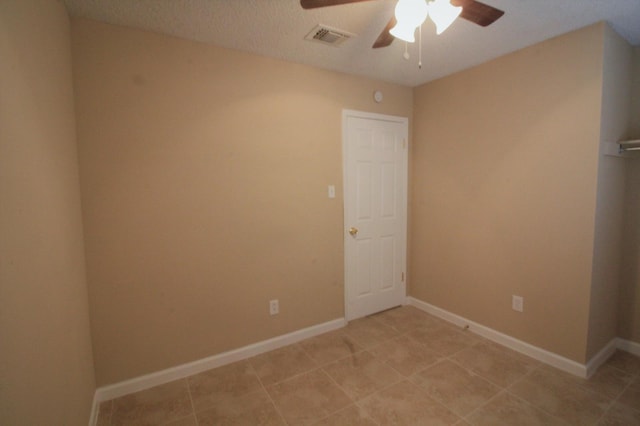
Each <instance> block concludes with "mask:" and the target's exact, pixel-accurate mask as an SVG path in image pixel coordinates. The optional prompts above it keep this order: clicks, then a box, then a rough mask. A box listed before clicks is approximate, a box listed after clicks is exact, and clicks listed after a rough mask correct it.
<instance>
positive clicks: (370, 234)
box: [343, 111, 408, 320]
mask: <svg viewBox="0 0 640 426" xmlns="http://www.w3.org/2000/svg"><path fill="white" fill-rule="evenodd" d="M343 151H344V210H345V212H344V216H345V223H344V225H345V230H344V235H345V303H346V317H347V320H352V319H355V318H360V317H363V316H365V315H369V314H372V313H375V312H379V311H382V310H385V309H389V308H392V307H394V306H398V305H402V304H404V301H405V297H406V286H405V275H406V251H407V250H406V248H407V161H408V120H407V119H406V118H402V117H392V116H384V115H378V114H369V113H362V112H358V111H344V113H343Z"/></svg>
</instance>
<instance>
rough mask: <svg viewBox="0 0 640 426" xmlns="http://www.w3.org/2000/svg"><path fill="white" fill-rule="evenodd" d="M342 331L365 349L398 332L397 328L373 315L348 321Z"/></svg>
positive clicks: (390, 337) (395, 335) (396, 334)
mask: <svg viewBox="0 0 640 426" xmlns="http://www.w3.org/2000/svg"><path fill="white" fill-rule="evenodd" d="M344 332H345V333H346V334H348V335H349V336H350V337H351V338H353V340H355V342H356V343H358V344H359V345H360V346H362V347H363V348H365V349H368V348H371V347H373V346H376V345H379V344H380V343H382V342H384V341H386V340H389V339H392V338H394V337H397V336H398V335H399V334H400V333H399V332H398V331H397V330H395V329H393V328H391V327H389V326H388V325H385V324H383V323H382V322H380V321H378V320H376V319H374V318H373V317H365V318H360V319H357V320H355V321H351V322H349V324H347V326H346V327H345V328H344Z"/></svg>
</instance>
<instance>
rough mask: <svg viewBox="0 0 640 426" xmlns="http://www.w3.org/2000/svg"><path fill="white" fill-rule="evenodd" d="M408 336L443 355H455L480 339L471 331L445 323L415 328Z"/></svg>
mask: <svg viewBox="0 0 640 426" xmlns="http://www.w3.org/2000/svg"><path fill="white" fill-rule="evenodd" d="M407 336H409V337H410V338H411V339H413V340H415V341H416V342H418V343H421V344H423V345H425V346H426V347H427V348H429V349H430V350H432V351H434V352H437V353H439V354H440V355H443V356H450V355H453V354H455V353H457V352H460V351H461V350H463V349H466V348H468V347H470V346H472V345H474V344H476V343H478V342H479V341H480V339H479V338H478V337H476V336H474V335H473V334H471V332H469V331H462V330H461V329H458V328H457V327H454V326H453V325H450V324H444V323H443V324H438V325H434V326H430V327H421V328H416V329H413V330H411V331H409V332H408V333H407Z"/></svg>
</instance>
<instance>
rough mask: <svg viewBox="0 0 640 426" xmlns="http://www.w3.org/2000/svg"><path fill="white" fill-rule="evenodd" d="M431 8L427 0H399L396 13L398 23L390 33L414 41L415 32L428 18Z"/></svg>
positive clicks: (401, 38)
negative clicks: (429, 8)
mask: <svg viewBox="0 0 640 426" xmlns="http://www.w3.org/2000/svg"><path fill="white" fill-rule="evenodd" d="M428 13H429V10H428V8H427V2H426V1H425V0H398V4H396V9H395V15H396V20H397V21H398V23H397V24H396V25H395V27H393V28H392V29H391V30H390V31H389V33H390V34H391V35H392V36H394V37H397V38H399V39H400V40H404V41H407V42H409V43H413V42H414V41H416V40H415V38H414V33H415V31H416V28H418V27H419V26H420V25H422V23H423V22H424V21H425V19H427V15H428Z"/></svg>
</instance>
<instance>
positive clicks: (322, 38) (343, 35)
mask: <svg viewBox="0 0 640 426" xmlns="http://www.w3.org/2000/svg"><path fill="white" fill-rule="evenodd" d="M351 37H355V34H351V33H348V32H346V31H342V30H338V29H335V28H331V27H327V26H326V25H316V26H315V28H314V29H312V30H311V32H309V34H307V36H306V37H305V40H311V41H317V42H320V43H323V44H328V45H331V46H340V45H341V44H342V43H344V42H345V41H347V40H349V39H350V38H351Z"/></svg>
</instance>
